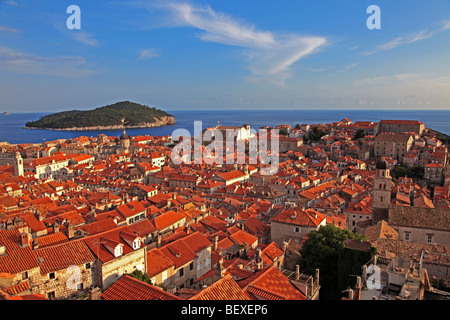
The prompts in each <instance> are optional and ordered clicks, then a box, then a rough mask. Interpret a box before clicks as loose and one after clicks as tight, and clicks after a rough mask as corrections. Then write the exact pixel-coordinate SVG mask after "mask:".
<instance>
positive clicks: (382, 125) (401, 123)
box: [378, 120, 425, 135]
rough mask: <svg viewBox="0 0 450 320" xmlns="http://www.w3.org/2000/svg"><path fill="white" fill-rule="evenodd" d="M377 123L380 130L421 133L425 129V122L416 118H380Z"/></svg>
mask: <svg viewBox="0 0 450 320" xmlns="http://www.w3.org/2000/svg"><path fill="white" fill-rule="evenodd" d="M378 125H379V131H380V132H395V133H403V132H415V133H417V134H419V135H422V133H423V132H424V130H425V124H424V123H422V122H420V121H417V120H381V121H380V122H379V124H378Z"/></svg>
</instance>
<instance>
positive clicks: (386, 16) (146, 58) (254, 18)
mask: <svg viewBox="0 0 450 320" xmlns="http://www.w3.org/2000/svg"><path fill="white" fill-rule="evenodd" d="M372 4H375V5H378V6H379V7H380V9H381V29H380V30H369V29H368V28H367V26H366V20H367V19H368V18H369V16H370V14H368V13H366V9H367V7H368V6H369V5H372ZM69 5H77V6H79V7H80V9H81V30H69V29H68V28H67V27H66V20H67V18H68V17H69V16H70V14H68V13H66V9H67V7H68V6H69ZM449 57H450V2H449V1H448V0H447V1H444V0H431V1H411V0H409V1H406V0H398V1H382V0H373V1H356V0H354V1H351V0H345V1H335V0H334V1H333V0H328V1H322V0H318V1H301V0H283V1H275V0H270V1H269V0H258V1H256V0H244V1H242V0H240V1H237V0H227V1H224V0H211V1H183V0H180V1H170V0H168V1H159V0H158V1H152V0H148V1H140V0H138V1H133V0H131V1H126V0H121V1H120V0H119V1H102V0H99V1H83V0H71V1H62V0H59V1H57V0H53V1H46V0H39V1H38V0H34V1H33V0H29V1H25V0H3V1H2V0H0V112H1V111H8V112H52V111H59V110H69V109H91V108H94V107H99V106H103V105H106V104H110V103H114V102H117V101H122V100H131V101H135V102H139V103H143V104H145V105H150V106H155V107H158V108H161V109H164V110H176V109H197V110H198V109H275V108H278V109H421V110H423V109H430V110H432V109H447V110H449V109H450V58H449Z"/></svg>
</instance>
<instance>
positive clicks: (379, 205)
mask: <svg viewBox="0 0 450 320" xmlns="http://www.w3.org/2000/svg"><path fill="white" fill-rule="evenodd" d="M391 189H392V177H391V175H390V170H389V165H388V163H387V161H386V160H385V159H380V160H378V161H377V164H376V173H375V176H374V179H373V197H372V222H373V224H376V223H377V222H378V221H380V220H385V221H388V219H389V205H390V204H391Z"/></svg>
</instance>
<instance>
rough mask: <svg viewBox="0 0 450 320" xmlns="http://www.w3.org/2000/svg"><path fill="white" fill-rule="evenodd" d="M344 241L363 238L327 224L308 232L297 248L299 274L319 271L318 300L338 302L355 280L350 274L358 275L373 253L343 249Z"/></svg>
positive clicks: (363, 237) (363, 238)
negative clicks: (300, 246) (298, 251)
mask: <svg viewBox="0 0 450 320" xmlns="http://www.w3.org/2000/svg"><path fill="white" fill-rule="evenodd" d="M347 239H357V240H365V236H364V235H359V234H356V233H353V232H351V231H349V230H346V229H341V228H338V227H336V226H334V225H332V224H329V225H326V226H324V227H321V228H320V229H319V230H317V231H312V232H310V233H309V236H308V239H307V240H306V241H305V242H304V243H303V246H302V248H301V249H300V255H301V257H300V258H299V260H298V261H297V264H299V265H300V270H301V272H304V273H306V274H314V271H315V269H319V270H320V282H321V289H320V299H321V300H322V299H324V300H338V299H341V297H342V293H341V292H342V291H343V290H345V289H347V288H348V286H349V285H351V284H352V282H353V284H354V281H355V280H356V278H355V279H351V276H350V275H355V274H358V275H361V274H362V266H363V265H364V264H365V263H367V262H368V261H369V260H370V257H371V254H373V252H370V253H368V254H367V253H362V252H355V251H354V250H348V249H345V248H344V241H345V240H347ZM349 278H350V279H349Z"/></svg>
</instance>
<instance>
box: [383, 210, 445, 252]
mask: <svg viewBox="0 0 450 320" xmlns="http://www.w3.org/2000/svg"><path fill="white" fill-rule="evenodd" d="M389 225H390V226H391V227H392V228H394V229H396V230H397V232H398V237H399V239H400V240H405V241H412V242H418V243H425V244H434V243H436V244H439V245H450V210H449V209H435V208H421V207H407V206H402V205H392V206H391V207H390V208H389Z"/></svg>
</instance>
